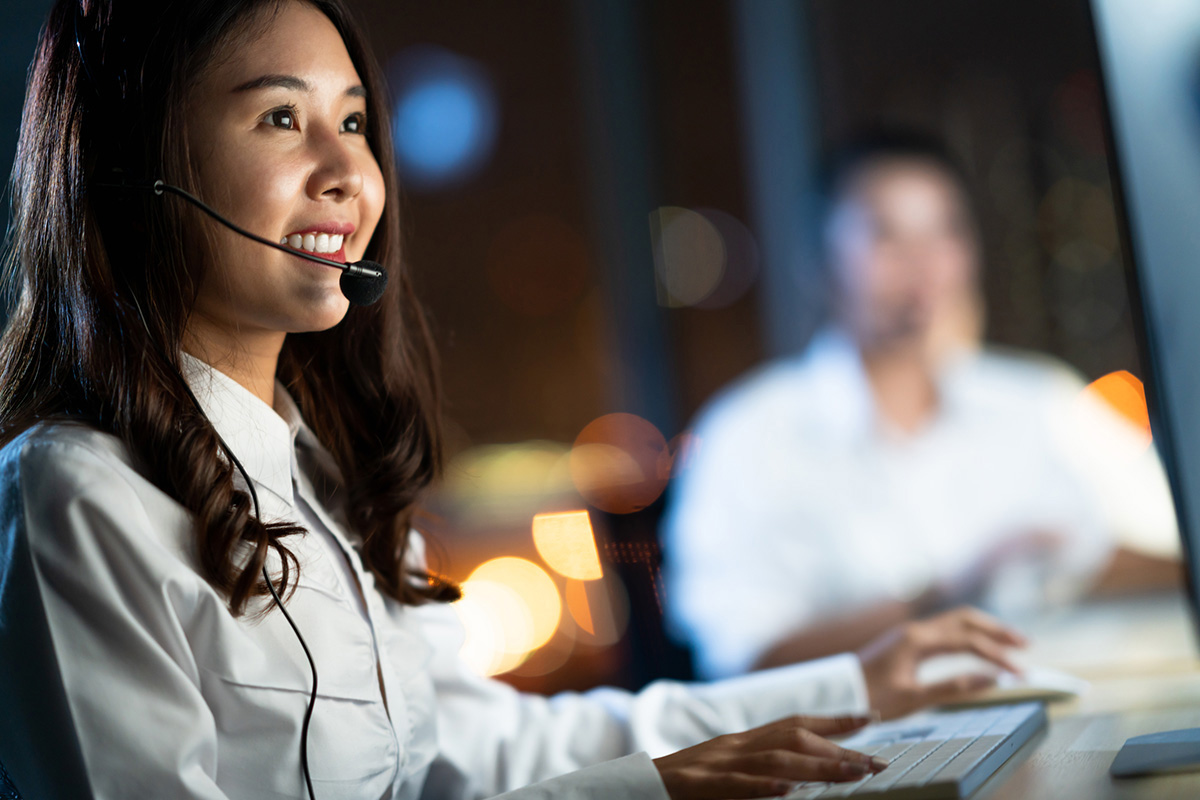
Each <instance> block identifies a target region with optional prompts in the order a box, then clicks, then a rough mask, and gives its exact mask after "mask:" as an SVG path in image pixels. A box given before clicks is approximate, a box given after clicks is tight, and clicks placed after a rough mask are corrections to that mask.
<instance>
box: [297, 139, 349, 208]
mask: <svg viewBox="0 0 1200 800" xmlns="http://www.w3.org/2000/svg"><path fill="white" fill-rule="evenodd" d="M359 149H361V148H359ZM313 158H314V161H315V168H314V169H313V171H312V173H311V175H310V177H309V181H308V184H309V185H308V191H309V194H310V196H311V197H312V198H313V199H314V200H316V199H320V198H332V199H336V200H348V199H350V198H353V197H357V196H358V194H359V193H360V192H361V191H362V188H363V169H362V166H361V165H360V164H359V163H358V162H359V158H360V155H359V154H358V153H356V152H355V151H354V149H352V148H351V147H350V146H349V145H348V144H347V143H346V142H344V141H343V140H342V137H341V136H339V135H338V134H336V133H324V134H321V135H320V136H319V137H314V139H313Z"/></svg>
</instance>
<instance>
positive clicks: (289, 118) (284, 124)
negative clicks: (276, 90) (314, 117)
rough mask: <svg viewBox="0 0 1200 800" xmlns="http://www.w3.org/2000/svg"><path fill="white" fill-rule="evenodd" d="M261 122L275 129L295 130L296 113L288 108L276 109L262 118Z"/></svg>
mask: <svg viewBox="0 0 1200 800" xmlns="http://www.w3.org/2000/svg"><path fill="white" fill-rule="evenodd" d="M263 122H265V123H267V124H268V125H270V126H272V127H275V128H283V129H285V130H289V131H291V130H295V129H296V113H295V112H294V111H292V110H291V109H290V108H277V109H275V110H274V111H271V112H269V113H268V114H267V115H266V116H265V117H263Z"/></svg>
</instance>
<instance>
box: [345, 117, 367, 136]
mask: <svg viewBox="0 0 1200 800" xmlns="http://www.w3.org/2000/svg"><path fill="white" fill-rule="evenodd" d="M342 131H343V132H344V133H366V132H367V116H366V114H351V115H350V116H348V117H346V121H345V122H343V123H342Z"/></svg>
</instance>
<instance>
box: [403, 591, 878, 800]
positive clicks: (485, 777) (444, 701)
mask: <svg viewBox="0 0 1200 800" xmlns="http://www.w3.org/2000/svg"><path fill="white" fill-rule="evenodd" d="M416 612H417V614H418V615H419V619H420V620H421V625H422V628H423V629H424V631H425V635H426V638H427V639H428V640H429V641H430V643H431V644H432V645H433V647H434V651H435V655H434V657H433V661H432V663H431V669H432V672H433V678H434V683H435V687H436V690H437V699H438V731H439V734H438V736H439V757H438V760H437V761H436V762H435V763H434V766H433V769H432V771H431V774H430V782H429V785H430V786H431V787H434V788H435V789H436V792H435V793H436V794H437V795H438V796H442V795H443V794H444V796H454V797H487V796H491V795H494V794H497V793H500V792H505V791H511V790H512V789H514V788H515V787H520V786H526V785H529V784H535V783H537V782H539V781H545V780H549V779H551V778H555V777H558V776H564V777H563V778H562V780H563V782H564V783H563V784H562V785H564V786H566V785H569V784H570V781H571V780H576V779H578V780H580V781H584V783H585V784H586V783H587V781H590V780H594V779H596V778H595V776H597V775H604V774H609V773H607V772H606V771H605V770H604V769H600V768H599V767H597V769H598V771H596V772H586V773H581V774H580V775H579V776H578V777H577V778H570V777H565V776H566V775H567V773H572V772H574V771H576V770H583V769H585V768H588V767H593V766H597V765H600V764H601V763H602V762H605V761H609V760H611V759H621V758H623V757H625V756H629V755H631V754H636V753H645V754H647V755H648V756H650V757H651V758H656V757H658V756H662V755H666V754H668V753H672V752H675V751H676V750H679V749H682V748H684V747H689V746H691V745H694V744H698V743H700V742H702V741H705V740H707V739H710V738H712V737H713V736H717V735H720V734H723V733H730V732H733V731H740V730H745V729H748V728H752V727H755V726H758V725H763V724H766V723H767V722H771V721H773V720H775V719H779V718H780V717H784V716H788V715H790V714H798V713H807V714H844V713H858V712H864V711H866V710H867V706H868V703H867V694H866V686H865V682H864V680H863V676H862V669H861V667H860V665H859V662H858V659H857V658H856V657H855V656H853V655H842V656H835V657H832V658H828V659H822V660H820V661H816V662H810V663H807V664H798V665H793V666H790V667H784V668H781V669H777V670H770V671H766V672H761V673H755V674H753V675H748V676H744V677H741V678H737V679H733V680H729V681H723V682H719V683H713V684H685V683H679V682H674V681H658V682H655V683H653V684H651V685H650V686H648V687H646V688H645V689H643V690H642V691H641V692H639V693H637V694H632V693H629V692H624V691H620V690H616V689H598V690H594V691H592V692H588V693H585V694H576V693H563V694H559V695H556V696H554V697H542V696H539V695H531V694H523V693H521V692H518V691H516V690H515V689H513V688H512V687H511V686H508V685H507V684H504V683H502V682H500V681H497V680H492V679H488V678H483V677H480V676H478V675H475V674H474V673H472V672H471V670H470V668H469V667H468V666H467V665H466V664H465V662H463V661H462V660H461V659H459V658H458V650H459V647H460V646H461V644H462V628H461V626H460V625H459V624H458V620H457V617H456V615H455V613H454V611H453V609H452V608H449V607H447V606H444V605H438V606H425V607H422V608H420V609H417V610H416ZM625 763H626V764H627V765H632V764H635V763H644V762H641V761H635V762H625ZM613 769H616V768H615V767H614V768H613ZM626 769H627V770H628V774H627V775H626V778H625V780H627V781H634V782H637V784H638V786H640V787H643V788H640V789H638V790H637V791H638V792H651V794H646V795H643V794H638V793H636V792H634V790H632V789H631V790H630V792H629V796H636V797H641V796H655V797H665V796H666V795H665V792H664V790H663V789H662V787H661V781H658V778H657V772H656V771H654V772H653V775H650V774H648V773H647V774H645V777H644V778H638V777H637V776H638V775H642V774H643V772H642V771H640V770H635V769H633V767H632V766H627V767H626ZM651 777H653V778H654V781H657V784H656V785H657V788H653V785H654V782H653V781H650V778H651ZM581 785H582V784H581ZM597 785H602V784H597ZM580 791H583V790H582V789H581V790H580ZM654 791H656V792H658V794H653V793H652V792H654ZM518 796H520V797H523V795H514V798H515V797H518ZM532 796H533V797H537V796H540V795H536V794H535V795H532ZM564 796H578V797H592V796H595V797H597V798H599V797H614V796H625V795H622V794H621V793H620V792H616V793H614V792H613V791H612V789H611V787H610V789H609V790H608V791H607V793H606V792H605V791H600V792H599V794H595V795H592V794H586V793H583V794H578V795H571V794H566V795H564Z"/></svg>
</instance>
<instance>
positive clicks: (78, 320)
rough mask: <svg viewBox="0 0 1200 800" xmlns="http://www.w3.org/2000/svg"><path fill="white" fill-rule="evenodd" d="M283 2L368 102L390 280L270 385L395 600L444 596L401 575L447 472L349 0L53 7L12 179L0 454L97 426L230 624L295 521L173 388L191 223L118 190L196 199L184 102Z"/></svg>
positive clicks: (194, 277)
mask: <svg viewBox="0 0 1200 800" xmlns="http://www.w3.org/2000/svg"><path fill="white" fill-rule="evenodd" d="M292 1H296V2H306V3H308V4H309V5H312V6H314V7H315V8H317V9H318V10H320V11H321V12H323V13H324V14H325V15H326V16H327V17H328V18H329V19H330V20H331V21H332V22H333V24H334V25H335V27H336V28H337V29H338V31H339V32H340V33H341V35H342V40H343V41H344V42H345V45H346V49H347V51H348V52H349V54H350V57H351V59H352V61H353V63H354V66H355V67H356V68H357V70H358V73H359V76H360V77H361V78H362V80H363V84H364V86H365V87H366V89H367V106H368V114H367V126H368V129H367V140H368V142H369V144H370V147H371V150H372V152H373V153H374V155H375V159H376V161H378V163H379V166H380V168H381V170H382V172H383V177H384V182H385V183H384V186H385V190H386V201H385V206H384V211H383V217H382V219H381V220H380V223H379V225H378V227H377V228H376V230H375V233H374V235H373V237H372V239H371V242H370V244H369V246H368V248H367V251H366V258H369V259H371V260H373V261H376V262H379V263H380V264H382V265H384V267H385V268H386V269H387V271H388V275H389V281H388V288H387V291H386V293H385V294H384V296H383V299H382V300H381V301H380V302H378V303H376V304H375V305H372V306H369V307H354V306H352V307H351V308H350V310H349V312H348V313H347V315H346V317H345V319H344V320H343V321H342V322H341V323H340V324H338V325H337V326H335V327H333V328H332V329H330V330H328V331H322V332H319V333H304V334H289V335H288V337H287V338H286V340H285V344H284V348H283V352H282V353H281V356H280V360H279V368H278V377H279V379H280V380H281V381H282V382H283V383H284V385H285V386H286V387H287V389H288V391H289V392H290V393H291V394H292V396H293V397H294V399H295V400H296V403H297V405H298V406H299V408H300V411H301V413H302V414H303V415H304V418H305V420H306V421H307V422H308V424H309V425H310V426H311V427H312V429H313V431H314V432H315V433H316V435H317V437H318V439H320V441H321V442H322V443H323V444H324V445H325V446H326V447H327V448H328V449H329V451H330V452H331V453H332V455H333V457H334V460H335V461H336V463H337V465H338V467H339V468H340V470H341V473H342V479H343V482H344V486H345V512H346V517H347V519H348V521H349V524H350V527H351V529H352V531H353V533H355V534H356V535H357V536H358V537H359V538H361V541H362V547H361V555H362V560H363V564H364V566H365V567H366V568H367V569H368V570H370V571H371V572H372V573H373V575H374V577H375V580H376V582H377V584H378V586H379V589H380V590H381V591H382V592H384V593H385V594H387V595H389V596H391V597H393V598H395V599H396V600H398V601H400V602H402V603H406V604H418V603H422V602H425V601H429V600H450V599H454V598H455V597H457V596H458V590H457V588H456V587H455V586H453V585H452V584H449V583H447V582H445V581H443V580H441V579H439V578H436V577H434V576H432V575H430V574H426V573H417V574H414V573H412V572H411V571H410V570H408V569H407V568H406V565H405V555H406V551H407V549H408V545H409V539H408V537H409V530H410V526H411V525H412V522H413V514H414V508H415V506H416V503H417V501H418V499H419V496H420V493H421V492H422V490H423V489H424V488H425V487H426V486H427V485H428V484H429V483H430V482H431V481H432V480H433V479H434V478H435V477H436V475H437V474H438V472H439V469H440V466H441V464H440V453H441V440H440V429H439V424H438V420H439V405H438V404H439V392H438V384H437V379H436V363H435V361H436V357H435V353H434V350H433V345H432V338H431V335H430V332H429V329H428V325H427V322H426V319H425V316H424V314H423V311H422V309H421V307H420V305H419V303H418V301H417V299H416V296H415V293H414V291H413V287H412V282H411V279H410V276H409V274H408V270H407V267H406V265H405V263H404V261H403V260H402V258H401V247H400V241H401V231H400V211H399V207H398V200H399V191H398V186H397V179H396V172H395V167H394V165H393V161H392V158H391V155H390V154H391V152H392V150H391V134H390V131H389V129H388V125H387V119H388V115H387V112H386V108H385V102H384V87H383V80H382V78H381V74H380V70H379V68H378V65H377V64H376V63H375V61H374V60H373V59H372V57H371V56H370V55H369V51H368V49H367V47H366V45H365V40H364V37H363V35H362V33H361V32H360V30H359V28H358V26H357V25H356V24H355V23H354V21H353V19H352V17H351V15H350V13H349V12H348V10H347V9H346V7H345V5H344V4H343V2H342V0H186V2H183V1H181V0H174V1H173V2H168V1H165V0H58V2H57V3H56V4H55V6H54V8H53V9H52V11H51V13H50V16H49V19H48V20H47V23H46V26H45V27H44V28H43V30H42V34H41V38H40V41H39V45H38V49H37V53H36V55H35V58H34V61H33V64H32V65H31V67H30V72H29V83H28V89H27V94H26V98H25V106H24V110H23V113H22V120H21V131H20V139H19V143H18V149H17V156H16V161H15V165H14V168H13V176H12V203H13V220H14V226H13V229H12V240H11V247H10V252H9V254H8V265H7V267H8V269H7V274H6V280H7V284H6V289H7V291H8V292H9V299H10V307H11V315H10V318H9V323H8V326H7V328H6V329H5V331H4V333H3V335H2V336H0V443H7V442H9V441H11V440H12V439H13V438H14V437H16V436H17V435H18V434H20V433H21V432H22V431H24V430H26V429H28V428H29V427H30V426H32V425H34V424H36V423H37V422H39V421H41V420H46V419H76V420H82V421H85V422H86V423H88V424H90V425H92V426H95V427H97V428H99V429H101V430H103V431H107V432H109V433H112V434H114V435H115V436H117V437H118V438H120V439H121V440H122V441H123V442H124V444H125V446H126V447H127V448H128V450H129V452H130V453H131V454H132V456H133V458H134V461H135V463H136V464H137V466H138V468H139V469H140V470H141V471H142V472H143V473H144V474H145V475H147V476H148V477H149V478H150V479H151V480H153V481H154V483H155V484H156V485H157V486H158V487H159V488H160V489H162V490H163V491H164V492H166V493H167V494H169V495H170V496H172V497H173V498H175V499H176V500H177V501H178V502H179V503H181V504H182V505H183V506H184V507H185V508H187V509H188V510H189V511H190V512H191V513H192V515H193V516H194V519H195V537H196V555H197V560H198V566H199V570H200V572H201V574H202V575H203V576H204V577H205V579H206V580H208V581H209V583H211V584H212V585H213V586H214V587H215V588H216V589H217V590H218V591H220V592H222V594H223V595H224V596H225V597H226V598H227V599H228V603H229V607H230V610H231V611H232V612H233V613H234V614H236V615H240V614H242V613H245V611H246V608H247V604H248V602H249V600H250V599H251V597H254V596H257V595H262V594H265V593H266V592H267V585H266V583H265V582H264V580H263V578H262V568H263V566H264V564H265V563H266V559H267V557H268V554H269V553H270V551H272V550H274V551H275V552H276V553H277V554H278V555H279V557H280V560H281V563H282V565H283V566H282V571H281V574H280V576H279V583H278V585H279V586H280V587H281V588H282V589H283V590H284V591H287V590H288V589H289V588H294V570H296V569H298V567H299V562H298V560H297V559H296V557H295V555H294V554H293V553H292V552H291V551H290V550H289V549H288V547H287V543H286V540H287V537H288V536H291V535H294V534H297V533H300V532H302V529H301V528H297V527H295V526H292V525H288V524H283V523H272V524H265V523H263V522H261V521H259V520H258V519H257V518H256V517H255V516H254V514H253V513H251V508H250V502H249V498H248V497H247V495H246V493H245V492H244V491H241V490H239V489H237V488H236V487H235V484H234V470H233V467H232V466H231V464H230V463H229V460H228V459H227V458H225V457H224V455H223V453H222V444H221V442H220V438H219V437H218V435H217V433H216V431H215V429H214V428H213V426H212V425H211V423H209V421H208V419H207V418H206V417H205V416H204V415H203V413H202V412H201V411H200V410H199V409H197V408H196V407H195V405H194V404H193V403H192V401H191V399H190V397H189V396H188V392H187V387H186V384H185V383H184V380H183V378H182V377H181V371H180V366H181V364H180V353H181V343H182V341H183V336H184V329H185V326H186V324H187V321H188V316H189V313H190V311H191V308H192V306H193V304H194V301H195V298H196V294H197V290H198V287H199V286H200V281H201V277H202V276H201V270H202V269H203V263H202V262H203V260H204V259H197V258H195V257H194V254H192V255H189V254H188V253H187V252H186V248H185V246H184V244H183V243H184V242H185V241H186V237H185V235H184V234H185V230H189V229H191V230H194V229H195V226H196V224H197V217H196V215H195V214H194V212H192V210H191V209H188V208H185V207H181V204H176V203H164V202H163V201H162V200H161V199H160V198H159V197H157V196H155V195H154V193H152V192H149V191H137V190H128V189H126V190H122V189H114V188H112V185H114V184H116V185H120V184H122V183H125V184H126V185H128V184H130V183H144V182H148V181H152V180H153V179H155V178H159V177H161V178H163V179H164V180H166V181H167V182H169V183H174V184H176V185H179V186H182V187H184V188H185V189H188V190H189V191H193V192H195V191H196V188H197V183H198V181H197V178H196V175H195V171H194V169H193V166H192V162H191V158H190V155H189V153H190V151H189V142H188V137H187V125H186V120H185V118H184V108H185V103H186V100H187V98H188V95H189V91H190V90H191V88H192V87H193V86H194V85H195V84H196V82H197V80H198V79H199V77H200V76H201V75H202V74H203V72H204V70H205V68H206V67H207V66H208V65H210V64H212V63H214V61H215V60H216V59H219V58H220V57H221V56H222V55H223V54H225V53H226V52H228V48H230V47H235V46H236V45H237V44H238V43H239V42H244V41H246V40H247V39H248V38H249V37H250V36H251V35H252V34H253V33H254V32H255V31H256V30H260V29H261V26H263V25H265V24H267V23H268V22H269V21H270V19H271V18H272V15H273V14H275V13H276V12H277V11H278V10H279V9H280V8H281V7H282V6H283V5H284V4H285V3H286V2H292ZM256 26H259V27H256ZM268 608H269V607H268Z"/></svg>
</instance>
